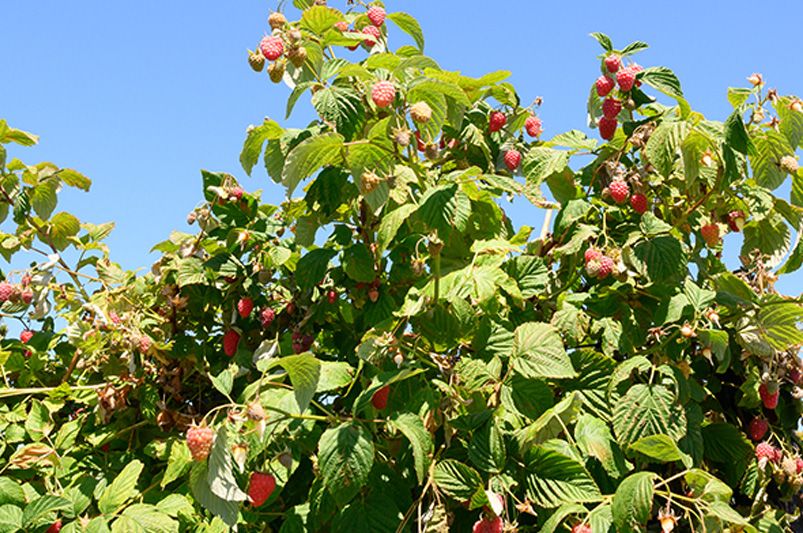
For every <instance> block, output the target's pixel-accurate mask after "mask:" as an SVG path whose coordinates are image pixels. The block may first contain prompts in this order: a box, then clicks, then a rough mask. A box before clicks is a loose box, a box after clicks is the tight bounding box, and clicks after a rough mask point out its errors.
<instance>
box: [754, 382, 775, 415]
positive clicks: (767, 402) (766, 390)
mask: <svg viewBox="0 0 803 533" xmlns="http://www.w3.org/2000/svg"><path fill="white" fill-rule="evenodd" d="M758 395H759V396H761V403H763V404H764V407H766V408H767V409H775V408H776V407H778V396H779V395H780V390H779V388H778V383H777V382H775V381H767V382H764V383H762V384H761V385H759V386H758Z"/></svg>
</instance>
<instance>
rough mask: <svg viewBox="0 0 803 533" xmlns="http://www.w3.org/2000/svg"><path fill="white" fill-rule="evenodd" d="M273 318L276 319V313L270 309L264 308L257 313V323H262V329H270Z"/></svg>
mask: <svg viewBox="0 0 803 533" xmlns="http://www.w3.org/2000/svg"><path fill="white" fill-rule="evenodd" d="M274 318H276V311H274V310H273V309H271V308H270V307H266V308H265V309H263V310H262V312H261V313H259V321H260V322H261V323H262V327H263V328H267V327H270V325H271V324H272V323H273V319H274Z"/></svg>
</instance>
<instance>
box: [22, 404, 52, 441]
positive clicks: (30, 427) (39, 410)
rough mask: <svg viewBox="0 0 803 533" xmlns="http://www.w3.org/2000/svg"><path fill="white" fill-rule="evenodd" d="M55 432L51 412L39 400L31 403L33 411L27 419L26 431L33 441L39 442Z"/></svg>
mask: <svg viewBox="0 0 803 533" xmlns="http://www.w3.org/2000/svg"><path fill="white" fill-rule="evenodd" d="M52 430H53V420H52V419H51V418H50V411H48V410H47V407H45V405H44V404H43V403H42V402H40V401H39V400H33V401H32V402H31V409H30V411H28V417H27V418H26V419H25V431H27V432H28V435H30V437H31V438H32V439H33V440H36V441H39V440H42V439H43V438H45V437H46V436H47V435H49V434H50V432H51V431H52Z"/></svg>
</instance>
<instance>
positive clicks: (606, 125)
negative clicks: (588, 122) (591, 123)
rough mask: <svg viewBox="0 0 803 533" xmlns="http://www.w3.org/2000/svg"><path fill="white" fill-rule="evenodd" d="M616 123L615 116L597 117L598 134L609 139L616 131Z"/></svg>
mask: <svg viewBox="0 0 803 533" xmlns="http://www.w3.org/2000/svg"><path fill="white" fill-rule="evenodd" d="M616 125H617V122H616V119H615V118H608V117H602V118H601V119H599V136H600V137H602V138H603V139H605V140H606V141H610V140H611V139H613V136H614V134H615V133H616Z"/></svg>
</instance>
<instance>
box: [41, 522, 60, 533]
mask: <svg viewBox="0 0 803 533" xmlns="http://www.w3.org/2000/svg"><path fill="white" fill-rule="evenodd" d="M59 531H61V520H56V521H55V522H53V523H52V524H50V527H49V528H47V531H45V533H59Z"/></svg>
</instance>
